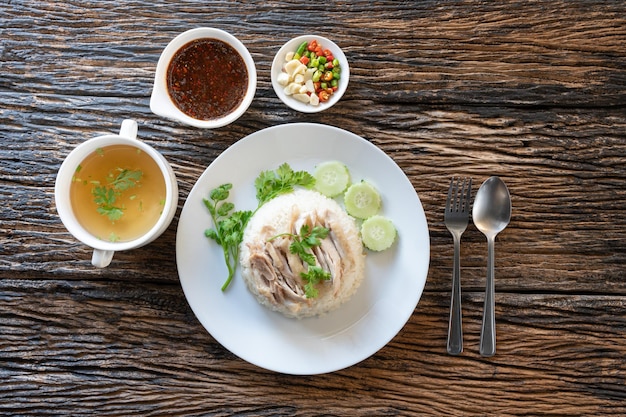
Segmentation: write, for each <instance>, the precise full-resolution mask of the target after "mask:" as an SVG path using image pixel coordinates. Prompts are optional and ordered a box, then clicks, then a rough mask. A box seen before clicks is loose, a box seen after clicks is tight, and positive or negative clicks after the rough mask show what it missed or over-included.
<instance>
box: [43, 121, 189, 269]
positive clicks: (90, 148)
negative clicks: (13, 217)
mask: <svg viewBox="0 0 626 417" xmlns="http://www.w3.org/2000/svg"><path fill="white" fill-rule="evenodd" d="M111 145H130V146H134V147H136V148H139V149H141V150H142V151H143V152H145V153H146V154H147V155H149V156H150V157H151V158H152V159H153V160H154V162H156V164H157V165H158V166H159V168H160V170H161V173H162V174H163V179H164V180H165V203H164V206H163V211H162V213H161V216H160V217H159V219H158V220H157V222H156V223H155V224H154V225H153V226H152V228H151V229H150V230H149V231H148V232H146V233H145V234H144V235H142V236H140V237H139V238H137V239H133V240H130V241H121V242H109V241H105V240H102V239H99V238H97V237H96V236H94V235H92V234H91V233H89V232H88V231H87V230H86V229H85V228H84V227H83V226H82V225H81V224H80V223H79V222H78V220H77V219H76V215H75V214H74V211H73V209H72V205H71V202H70V186H71V185H72V180H73V177H74V174H75V172H76V168H77V167H78V166H79V164H80V163H81V162H83V160H84V159H85V158H86V157H87V156H88V155H90V154H91V153H93V152H95V151H96V150H97V149H99V148H103V147H105V146H111ZM54 198H55V202H56V208H57V212H58V213H59V216H60V217H61V221H62V222H63V225H64V226H65V227H66V228H67V230H68V231H69V232H70V233H71V234H72V235H73V236H74V237H75V238H76V239H78V240H79V241H81V242H83V243H84V244H85V245H87V246H89V247H91V248H93V257H92V259H91V263H92V264H93V265H94V266H97V267H99V268H104V267H106V266H108V265H109V264H110V263H111V260H112V259H113V254H114V253H115V252H117V251H122V250H129V249H135V248H138V247H141V246H144V245H146V244H148V243H150V242H152V241H153V240H154V239H156V238H157V237H159V236H160V235H161V234H162V233H163V232H164V231H165V230H166V229H167V228H168V226H169V225H170V223H171V222H172V219H173V218H174V214H175V213H176V209H177V207H178V183H177V181H176V175H175V174H174V171H173V170H172V167H171V166H170V164H169V163H168V162H167V161H166V160H165V158H164V157H163V155H161V154H160V153H159V152H157V151H156V150H155V149H154V148H153V147H151V146H150V145H148V144H146V143H144V142H142V141H140V140H139V139H137V122H135V121H134V120H129V119H127V120H124V121H123V122H122V127H121V129H120V133H119V135H104V136H98V137H96V138H93V139H89V140H87V141H85V142H83V143H81V144H80V145H78V146H77V147H76V148H75V149H74V150H73V151H72V152H70V154H69V155H68V156H67V158H65V161H63V163H62V164H61V168H59V172H58V174H57V178H56V183H55V187H54Z"/></svg>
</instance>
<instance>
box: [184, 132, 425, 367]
mask: <svg viewBox="0 0 626 417" xmlns="http://www.w3.org/2000/svg"><path fill="white" fill-rule="evenodd" d="M328 160H340V161H343V162H344V163H345V164H346V165H347V166H348V167H349V169H350V172H351V175H352V180H353V181H359V180H361V179H367V180H368V181H370V182H372V183H373V184H374V185H375V186H376V187H377V188H378V189H379V190H380V191H381V194H382V200H383V209H382V214H384V215H385V216H388V217H389V218H390V219H392V221H393V222H394V223H395V225H396V227H397V229H398V239H397V241H396V242H395V243H394V246H393V247H392V248H391V249H389V250H387V251H384V252H380V253H373V252H369V253H368V255H367V266H366V277H365V280H364V282H363V284H362V285H361V286H360V287H359V289H358V291H357V293H356V294H355V295H354V296H353V297H352V298H351V299H350V300H349V301H348V302H346V303H345V304H343V305H342V306H341V307H339V309H338V310H335V311H333V312H331V313H329V314H327V315H324V316H322V317H316V318H308V319H302V320H295V319H289V318H286V317H284V316H282V315H281V314H280V313H276V312H272V311H270V310H269V309H267V308H265V307H263V306H261V305H260V304H259V303H258V302H257V301H256V299H255V298H254V297H253V296H252V294H251V293H250V292H249V291H248V290H247V288H246V285H245V282H244V281H243V279H242V278H241V275H240V274H239V273H237V274H236V276H235V278H234V279H233V282H232V283H231V285H230V287H229V288H228V289H227V290H226V291H225V292H222V291H221V290H220V288H221V286H222V284H223V282H224V281H225V279H226V277H227V269H226V266H225V264H224V259H223V254H222V250H221V247H219V246H218V245H217V244H216V243H215V242H214V241H211V240H209V239H207V238H206V237H204V230H205V229H207V228H210V227H212V222H211V217H210V215H209V213H208V211H207V210H206V208H205V207H204V205H203V202H202V199H203V198H206V197H207V196H208V194H209V191H210V190H211V189H213V188H215V187H217V186H219V185H221V184H223V183H227V182H230V183H232V184H233V190H232V192H231V195H230V201H232V202H233V203H235V208H236V210H254V209H255V208H256V206H257V202H256V197H255V195H256V194H255V188H254V180H255V178H256V177H257V176H258V174H259V173H260V172H261V171H266V170H274V169H276V168H278V166H279V165H281V164H283V163H285V162H287V163H289V165H290V166H291V167H292V168H293V169H294V170H307V171H309V172H312V171H313V169H314V167H315V165H316V164H317V163H320V162H323V161H328ZM429 260H430V240H429V234H428V225H427V223H426V217H425V215H424V210H423V208H422V205H421V202H420V200H419V198H418V196H417V194H416V192H415V190H414V188H413V186H412V185H411V183H410V181H409V180H408V178H407V177H406V175H405V174H404V173H403V172H402V170H401V169H400V168H399V167H398V166H397V165H396V163H395V162H394V161H393V160H392V159H391V158H389V157H388V156H387V155H386V154H385V153H384V152H382V151H381V150H380V149H379V148H378V147H376V146H375V145H373V144H371V143H370V142H368V141H366V140H365V139H363V138H361V137H359V136H357V135H355V134H353V133H350V132H347V131H345V130H341V129H338V128H335V127H331V126H326V125H319V124H310V123H297V124H285V125H279V126H274V127H270V128H267V129H264V130H261V131H258V132H256V133H253V134H251V135H249V136H247V137H246V138H244V139H241V140H240V141H238V142H237V143H235V144H234V145H232V146H231V147H230V148H228V149H227V150H226V151H224V152H223V153H222V154H221V155H220V156H219V157H218V158H216V159H215V161H213V163H212V164H211V165H210V166H209V167H208V168H207V169H206V171H205V172H204V173H203V174H202V176H201V177H200V178H199V179H198V182H197V183H196V184H195V186H194V187H193V189H192V190H191V192H190V194H189V196H188V198H187V200H186V202H185V205H184V207H183V210H182V213H181V216H180V220H179V224H178V231H177V237H176V262H177V265H178V273H179V276H180V281H181V284H182V287H183V291H184V292H185V297H186V298H187V301H188V302H189V305H190V306H191V308H192V310H193V312H194V313H195V315H196V317H197V318H198V320H200V322H201V323H202V325H203V326H204V327H205V328H206V329H207V331H208V332H209V333H210V334H211V335H212V336H213V337H214V338H215V340H217V341H218V342H219V343H221V344H222V345H223V346H224V347H225V348H226V349H228V350H230V351H231V352H232V353H234V354H235V355H237V356H239V357H240V358H242V359H244V360H246V361H248V362H250V363H252V364H255V365H257V366H260V367H262V368H266V369H269V370H273V371H276V372H281V373H286V374H299V375H311V374H320V373H327V372H333V371H337V370H340V369H343V368H346V367H348V366H351V365H354V364H356V363H358V362H360V361H362V360H364V359H366V358H368V357H369V356H371V355H373V354H374V353H376V352H377V351H378V350H379V349H381V348H382V347H383V346H385V345H386V344H387V343H388V342H389V341H390V340H391V339H392V338H393V337H394V336H395V335H396V334H397V333H398V332H399V331H400V330H401V329H402V327H403V326H404V325H405V324H406V322H407V320H408V319H409V318H410V317H411V315H412V314H413V311H414V310H415V307H416V306H417V303H418V301H419V299H420V296H421V294H422V290H423V289H424V285H425V283H426V276H427V274H428V264H429Z"/></svg>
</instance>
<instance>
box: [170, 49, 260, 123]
mask: <svg viewBox="0 0 626 417" xmlns="http://www.w3.org/2000/svg"><path fill="white" fill-rule="evenodd" d="M247 88H248V71H247V69H246V64H245V63H244V61H243V58H242V57H241V55H240V54H239V52H237V51H236V50H235V48H233V47H232V46H230V45H228V44H227V43H226V42H223V41H220V40H218V39H209V38H204V39H196V40H193V41H191V42H189V43H188V44H186V45H184V46H183V47H182V48H180V49H179V50H178V51H177V52H176V53H175V54H174V57H172V60H171V61H170V64H169V67H168V69H167V90H168V92H169V94H170V97H171V98H172V100H173V101H174V103H175V104H176V106H177V107H178V108H179V109H180V110H181V111H182V112H183V113H185V114H186V115H187V116H190V117H193V118H194V119H198V120H211V119H218V118H220V117H222V116H225V115H227V114H228V113H230V112H232V111H233V110H234V109H235V108H236V107H237V106H238V105H239V104H240V103H241V102H242V101H243V98H244V96H245V94H246V90H247Z"/></svg>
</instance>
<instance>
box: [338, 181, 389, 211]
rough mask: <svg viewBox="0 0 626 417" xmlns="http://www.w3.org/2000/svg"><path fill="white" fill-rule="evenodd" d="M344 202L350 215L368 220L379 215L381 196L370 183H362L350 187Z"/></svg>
mask: <svg viewBox="0 0 626 417" xmlns="http://www.w3.org/2000/svg"><path fill="white" fill-rule="evenodd" d="M343 202H344V205H345V206H346V211H347V212H348V214H349V215H351V216H354V217H357V218H359V219H367V218H368V217H372V216H373V215H374V214H376V213H378V210H379V209H380V194H379V193H378V191H377V190H376V188H374V187H373V186H372V185H371V184H370V183H368V182H365V181H361V182H357V183H356V184H352V185H351V186H350V187H348V190H347V191H346V193H345V194H344V196H343Z"/></svg>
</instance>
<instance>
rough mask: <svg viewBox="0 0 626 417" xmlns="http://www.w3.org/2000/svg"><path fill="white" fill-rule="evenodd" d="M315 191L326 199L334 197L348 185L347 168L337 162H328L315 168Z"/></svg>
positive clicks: (348, 175)
mask: <svg viewBox="0 0 626 417" xmlns="http://www.w3.org/2000/svg"><path fill="white" fill-rule="evenodd" d="M313 177H315V189H316V190H317V191H319V192H320V193H322V194H324V195H325V196H326V197H331V198H332V197H336V196H338V195H339V194H341V193H343V192H344V191H345V190H346V188H347V187H348V184H350V172H349V171H348V167H346V166H345V165H344V164H343V163H341V162H339V161H328V162H323V163H321V164H319V165H318V166H317V167H315V172H314V173H313Z"/></svg>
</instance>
